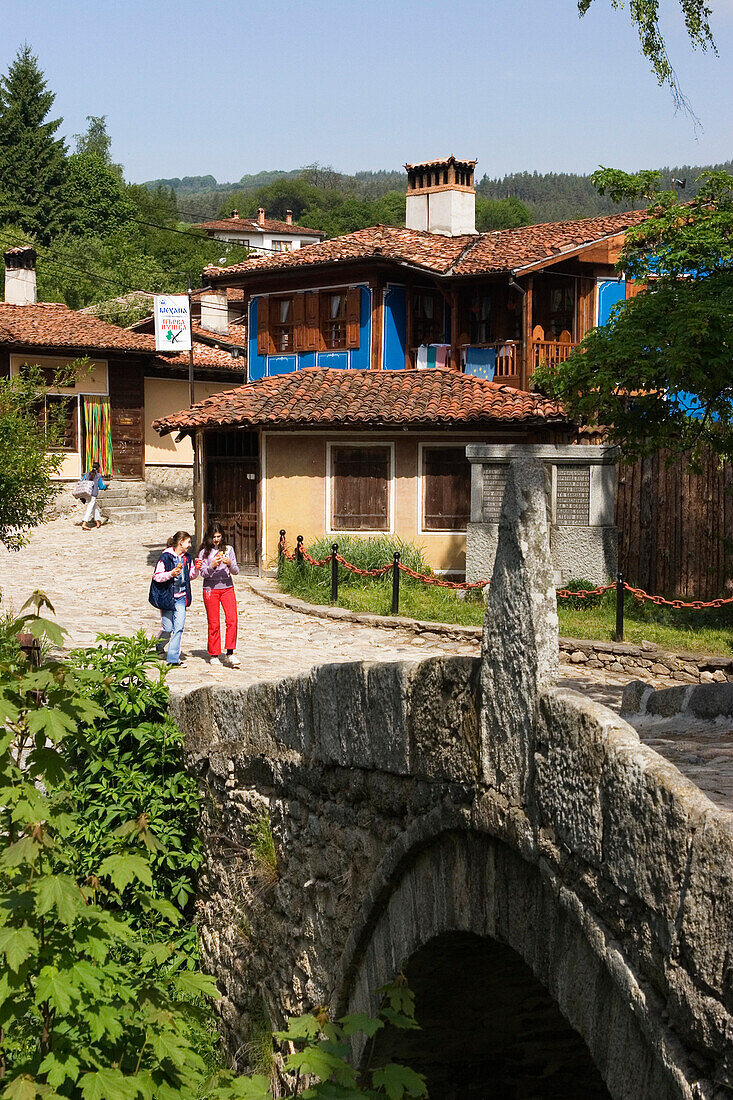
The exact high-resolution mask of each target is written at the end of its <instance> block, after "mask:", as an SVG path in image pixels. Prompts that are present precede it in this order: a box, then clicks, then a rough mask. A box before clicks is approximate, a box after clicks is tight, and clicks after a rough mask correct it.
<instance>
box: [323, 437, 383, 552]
mask: <svg viewBox="0 0 733 1100" xmlns="http://www.w3.org/2000/svg"><path fill="white" fill-rule="evenodd" d="M334 447H361V448H362V449H363V448H365V447H369V448H372V447H383V448H384V449H385V450H388V451H389V479H388V489H387V506H388V508H389V516H388V525H387V527H380V528H379V529H377V528H372V529H370V530H368V531H364V530H363V529H362V530H357V531H348V530H346V529H345V528H343V527H339V528H338V529H334V527H333V497H334V486H333V481H334V474H333V458H332V451H333V449H334ZM395 480H396V479H395V445H394V443H393V442H389V441H384V440H380V439H375V440H374V441H372V440H369V439H361V440H353V439H335V440H329V441H328V442H327V443H326V533H327V534H328V535H333V536H334V538H335V539H336V538H338V536H339V535H361V536H362V537H363V538H369V536H370V535H393V534H394V513H395Z"/></svg>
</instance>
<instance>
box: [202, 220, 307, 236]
mask: <svg viewBox="0 0 733 1100" xmlns="http://www.w3.org/2000/svg"><path fill="white" fill-rule="evenodd" d="M194 229H219V230H224V231H226V232H227V233H233V232H239V233H294V234H296V235H297V234H298V233H303V234H305V235H306V236H308V237H318V238H319V239H321V238H323V237H325V236H326V234H325V233H324V232H323V230H322V229H307V228H306V226H304V225H294V224H293V223H288V222H279V221H277V220H275V219H274V218H265V220H264V221H262V222H260V221H258V220H257V218H221V219H220V220H219V221H213V222H201V223H200V224H199V225H195V226H194Z"/></svg>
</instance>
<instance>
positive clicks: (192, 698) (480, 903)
mask: <svg viewBox="0 0 733 1100" xmlns="http://www.w3.org/2000/svg"><path fill="white" fill-rule="evenodd" d="M542 477H543V474H542V471H541V469H539V468H536V467H534V466H522V467H518V468H516V469H515V470H514V471H513V474H512V476H511V477H510V480H509V485H508V488H507V493H506V496H505V502H504V515H503V519H502V525H501V534H500V543H499V549H498V552H497V558H496V565H495V571H494V578H493V582H492V586H491V594H490V600H489V606H488V608H487V617H486V628H485V631H484V646H483V655H482V657H481V658H476V659H472V658H434V659H430V660H425V661H422V662H420V663H400V664H384V665H380V664H369V665H367V664H352V665H329V666H324V667H320V668H317V669H315V670H314V671H313V672H312V673H310V674H308V675H303V676H298V677H293V678H291V679H283V680H282V681H279V682H276V683H267V684H258V685H255V686H254V687H251V688H249V689H247V690H243V691H235V690H228V689H223V688H202V689H199V690H197V691H194V692H192V693H191V694H189V695H188V696H186V697H185V698H182V699H178V700H177V701H176V702H175V704H174V706H175V711H176V716H177V717H178V720H179V722H180V723H181V725H182V727H183V728H184V730H185V733H186V737H187V752H188V760H189V766H190V768H191V769H192V770H193V771H194V772H195V774H196V775H197V776H198V777H199V780H200V783H201V786H202V789H203V790H204V792H205V795H206V798H205V803H206V811H205V819H204V821H203V825H202V829H203V834H204V837H205V841H206V853H207V856H206V862H205V867H204V870H203V873H202V876H201V882H200V901H199V906H200V935H201V943H202V947H203V953H204V959H205V962H206V964H207V965H208V966H209V968H210V969H211V971H212V972H213V973H214V974H215V975H216V977H217V979H218V982H219V985H220V988H221V990H222V993H223V1001H222V1018H223V1023H224V1028H225V1032H226V1034H227V1039H228V1042H229V1045H230V1048H231V1051H232V1055H233V1056H234V1057H236V1058H237V1059H238V1060H239V1062H240V1064H245V1063H246V1062H247V1060H248V1056H249V1055H250V1054H251V1051H252V1049H253V1045H252V1044H253V1042H254V1040H255V1038H256V1035H257V1033H258V1029H259V1031H260V1032H261V1031H262V1029H263V1028H264V1027H267V1026H269V1025H270V1023H272V1024H273V1025H274V1026H277V1025H279V1024H280V1023H281V1022H282V1020H283V1018H284V1016H285V1015H287V1014H294V1013H298V1012H301V1011H304V1010H307V1009H309V1008H311V1007H313V1006H314V1005H321V1004H327V1005H329V1006H330V1007H331V1008H332V1009H333V1011H334V1012H336V1013H342V1012H345V1011H371V1010H373V1008H374V1006H375V996H376V994H375V991H376V990H377V989H378V987H379V986H380V985H381V984H382V983H384V982H385V981H388V980H390V979H391V978H392V977H393V976H394V975H395V974H396V973H397V972H399V971H400V970H401V969H403V970H404V971H405V972H406V973H407V975H408V977H409V980H410V983H411V985H412V987H413V988H414V989H415V993H416V998H417V1012H418V1018H419V1020H420V1023H421V1027H422V1030H421V1031H419V1032H414V1033H408V1036H407V1038H405V1035H404V1033H401V1036H390V1035H386V1034H382V1035H381V1036H380V1041H381V1049H380V1050H379V1051H378V1053H379V1054H383V1055H385V1056H386V1055H387V1054H390V1056H391V1057H395V1056H396V1057H399V1058H403V1059H405V1060H407V1061H408V1062H409V1063H410V1064H412V1065H414V1066H415V1067H416V1068H418V1069H420V1070H421V1071H423V1072H425V1073H426V1074H427V1076H428V1083H429V1086H430V1090H431V1092H430V1095H431V1097H432V1100H451V1098H453V1097H455V1098H456V1100H457V1098H459V1097H460V1098H461V1100H470V1098H489V1097H497V1098H509V1100H510V1098H513V1097H517V1098H519V1097H528V1098H529V1097H531V1098H542V1097H548V1098H549V1097H558V1098H559V1097H563V1100H574V1098H581V1097H582V1098H584V1100H588V1098H595V1097H599V1098H600V1097H613V1098H614V1100H621V1098H623V1100H666V1098H668V1097H669V1098H672V1097H674V1098H677V1097H680V1098H681V1097H696V1098H703V1097H705V1098H712V1097H727V1096H733V1047H732V1046H731V1012H732V1010H733V981H732V979H733V955H732V954H731V943H732V936H731V932H732V931H733V882H732V876H733V815H731V814H730V813H728V812H726V811H723V810H721V809H719V808H718V807H716V806H715V805H714V804H713V803H711V802H710V801H709V800H708V799H707V798H706V797H705V795H703V794H702V792H701V791H699V790H698V788H697V787H695V786H694V785H693V784H692V783H691V782H689V781H688V780H687V779H685V778H684V777H683V776H682V775H681V774H680V773H679V772H678V771H677V770H676V769H675V768H674V767H673V766H672V765H671V764H669V763H667V762H666V761H665V760H664V759H662V758H661V757H660V756H658V755H657V754H656V753H655V752H654V751H653V750H652V749H649V748H647V747H645V746H644V745H642V744H641V743H640V741H639V739H638V737H637V735H636V733H635V732H634V730H633V729H632V728H631V727H630V726H628V725H627V724H626V723H624V722H623V721H622V720H621V719H620V718H618V716H617V715H615V714H614V713H613V712H611V711H609V710H607V709H605V708H604V707H602V706H600V705H598V704H596V703H594V702H592V701H590V700H589V699H587V698H585V697H583V696H580V695H578V694H576V693H574V692H572V691H569V690H564V689H561V688H558V687H557V686H556V685H555V662H556V659H557V617H556V610H555V603H554V591H553V583H552V571H551V566H550V561H549V554H548V545H547V530H546V520H545V515H544V499H545V497H544V486H543V484H542V481H541V479H542ZM263 824H264V826H265V828H264V836H265V840H267V834H268V828H271V830H272V835H273V838H274V842H275V847H276V861H273V859H272V856H271V855H270V856H268V854H267V851H266V847H267V845H266V843H265V844H264V845H263V844H260V845H257V844H256V843H255V842H254V839H253V838H254V834H255V832H256V827H257V826H258V825H259V827H260V831H261V832H262V826H263ZM275 862H276V866H275Z"/></svg>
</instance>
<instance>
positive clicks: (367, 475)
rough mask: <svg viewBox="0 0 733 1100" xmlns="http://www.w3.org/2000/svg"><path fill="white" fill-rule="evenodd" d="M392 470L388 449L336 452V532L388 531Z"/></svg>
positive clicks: (337, 449) (340, 449)
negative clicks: (390, 471) (390, 473)
mask: <svg viewBox="0 0 733 1100" xmlns="http://www.w3.org/2000/svg"><path fill="white" fill-rule="evenodd" d="M389 466H390V452H389V448H387V447H365V448H362V447H334V448H333V450H332V452H331V470H332V485H333V505H332V508H333V516H332V528H333V530H335V531H386V530H388V529H389Z"/></svg>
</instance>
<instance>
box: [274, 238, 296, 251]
mask: <svg viewBox="0 0 733 1100" xmlns="http://www.w3.org/2000/svg"><path fill="white" fill-rule="evenodd" d="M272 251H273V252H292V251H293V242H292V241H273V242H272Z"/></svg>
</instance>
